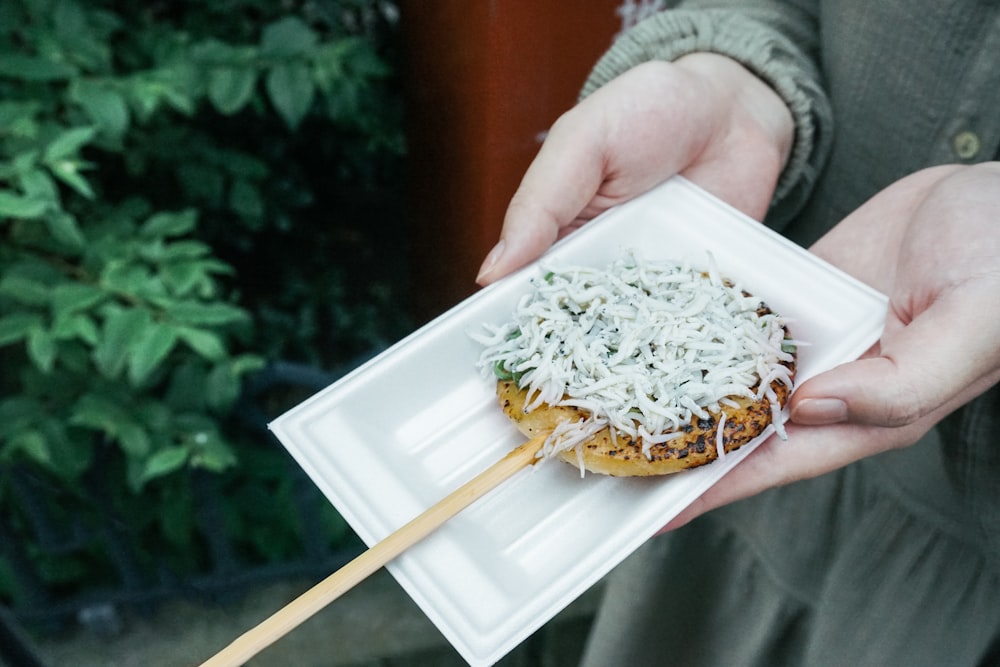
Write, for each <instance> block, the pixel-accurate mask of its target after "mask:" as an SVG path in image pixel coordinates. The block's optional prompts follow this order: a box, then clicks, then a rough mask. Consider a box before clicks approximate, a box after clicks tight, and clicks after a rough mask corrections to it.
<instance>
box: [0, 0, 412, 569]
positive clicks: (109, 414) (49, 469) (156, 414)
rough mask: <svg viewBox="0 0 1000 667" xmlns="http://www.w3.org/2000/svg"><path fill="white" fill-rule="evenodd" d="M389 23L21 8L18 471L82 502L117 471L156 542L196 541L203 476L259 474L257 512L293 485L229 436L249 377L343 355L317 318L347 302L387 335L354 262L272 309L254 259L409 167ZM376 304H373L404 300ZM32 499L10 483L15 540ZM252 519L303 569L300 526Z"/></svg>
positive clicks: (7, 118) (269, 548)
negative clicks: (336, 201)
mask: <svg viewBox="0 0 1000 667" xmlns="http://www.w3.org/2000/svg"><path fill="white" fill-rule="evenodd" d="M383 20H384V19H383V18H380V16H379V15H378V13H377V11H376V10H374V9H373V3H371V2H365V1H363V0H353V1H352V0H341V1H339V2H337V1H333V0H330V1H328V2H318V3H301V5H300V3H296V2H287V3H273V2H269V1H265V0H228V1H224V2H218V3H195V2H177V3H121V2H111V1H103V2H102V1H96V0H95V1H92V2H84V1H83V0H10V1H5V2H3V3H0V367H2V369H3V372H2V374H0V468H2V467H4V466H12V465H18V466H28V468H29V469H31V470H33V471H35V474H37V475H38V476H39V477H40V478H42V479H45V480H47V482H46V483H47V484H51V485H54V486H56V487H58V488H60V489H62V492H63V493H65V494H67V496H68V497H69V498H72V499H75V501H77V502H79V503H80V506H79V507H80V508H81V509H83V508H85V505H86V503H84V502H83V501H82V499H84V498H86V497H87V494H86V492H85V491H84V490H83V489H84V480H85V479H86V477H87V476H88V475H92V474H93V473H94V470H95V467H97V466H101V467H103V468H104V469H105V472H104V473H103V474H104V478H105V480H106V481H107V483H108V484H109V485H110V488H111V491H110V493H111V496H112V497H113V498H114V499H115V502H116V503H117V506H118V509H119V510H120V511H121V513H122V520H123V521H124V522H125V524H127V525H129V526H130V529H131V530H132V531H134V532H135V533H136V534H137V535H139V536H140V537H141V539H143V540H146V541H147V544H148V545H151V546H150V548H151V549H152V550H153V551H155V550H156V546H155V545H157V544H167V545H174V546H180V547H181V548H182V551H183V548H189V549H193V547H194V540H195V538H194V537H193V527H192V521H191V519H190V512H191V508H192V500H191V491H190V489H189V488H188V486H187V484H188V483H187V482H186V481H184V480H187V479H189V477H188V476H186V475H187V474H188V473H189V472H190V471H191V470H201V471H207V472H210V473H224V474H226V475H229V477H227V478H226V479H231V480H239V484H240V485H239V489H240V491H239V493H237V494H234V495H235V496H236V497H237V498H239V497H241V496H248V497H251V498H256V500H255V501H254V502H255V504H257V506H258V507H259V505H260V503H259V502H258V501H260V500H262V499H263V498H265V497H272V498H275V497H281V496H282V494H285V493H287V489H285V486H286V482H284V481H282V480H280V479H278V480H276V479H274V478H273V474H274V473H273V471H272V472H266V471H267V470H269V468H268V467H267V466H262V465H260V464H259V461H260V457H261V454H259V453H256V454H254V453H253V451H255V450H251V449H246V448H245V447H243V445H241V442H240V441H239V438H238V437H236V436H234V435H233V433H232V432H231V429H227V427H226V423H227V422H226V420H227V417H228V415H229V414H230V412H231V411H232V409H233V406H234V404H235V402H236V401H237V399H238V397H239V396H240V392H241V389H242V386H243V384H244V382H245V380H246V378H247V377H248V375H249V374H251V373H252V372H253V371H255V370H257V369H259V368H261V366H262V365H263V364H264V363H265V360H266V359H267V358H268V357H271V356H274V355H275V354H281V353H285V352H288V351H289V350H299V352H300V354H299V356H301V357H306V358H308V360H310V361H324V362H329V361H331V358H330V356H329V355H328V354H323V353H321V352H316V350H315V347H316V345H317V344H318V343H319V342H320V341H319V338H318V337H319V335H320V333H319V332H318V331H316V330H315V328H314V329H313V330H311V334H310V335H308V336H306V338H304V339H303V338H302V336H303V328H302V326H300V325H301V324H302V322H301V318H302V317H303V316H304V315H303V313H306V315H305V316H308V317H312V318H313V321H314V322H315V321H316V319H317V315H316V313H317V311H320V310H324V309H326V308H329V307H332V308H334V309H339V310H338V312H337V313H335V314H333V315H331V320H335V321H336V322H338V323H340V326H341V329H342V333H344V334H345V335H346V334H348V333H349V332H354V334H353V335H354V336H356V337H357V338H358V339H360V338H363V339H366V340H369V341H371V340H373V339H376V338H378V337H379V336H380V333H379V332H380V331H384V327H382V325H380V324H372V323H373V322H377V320H378V317H379V316H378V315H377V314H375V313H372V312H369V311H365V310H363V309H362V310H356V309H355V307H354V306H352V305H351V304H350V303H349V301H350V298H349V297H348V296H346V295H345V294H344V292H343V290H344V289H345V288H344V284H345V282H344V281H345V280H346V279H345V277H344V276H345V274H344V272H343V271H342V270H341V269H340V268H339V267H336V266H333V267H328V268H326V269H325V271H324V275H323V278H324V280H323V284H324V285H326V286H327V291H322V290H320V294H319V295H316V294H313V295H312V296H310V295H309V293H308V292H307V290H305V289H303V287H304V286H306V285H310V284H311V285H315V280H316V278H317V276H316V275H311V276H308V275H306V274H305V272H307V271H308V269H305V268H303V269H301V270H302V271H303V273H299V274H295V273H288V271H289V269H283V270H284V271H285V273H284V274H282V275H277V277H278V278H280V279H282V280H284V281H286V282H284V283H283V284H284V285H285V287H283V286H282V285H281V284H279V285H277V286H275V285H274V284H271V285H269V286H268V287H269V288H270V289H271V290H274V291H276V292H277V293H276V294H275V293H274V292H271V291H268V290H263V289H259V288H255V281H254V278H253V276H250V277H249V279H248V275H249V274H250V273H251V272H253V271H255V269H254V268H253V267H252V266H251V265H250V262H251V260H252V259H253V258H254V257H255V253H256V252H258V251H259V250H260V247H261V246H266V245H268V244H269V240H270V239H271V238H273V237H274V236H275V235H278V236H281V235H284V236H283V238H286V239H287V237H288V236H290V234H291V231H292V230H294V229H295V228H296V227H297V226H299V225H301V224H303V212H304V211H306V210H307V209H308V207H309V205H311V204H313V203H314V202H315V201H316V199H317V198H318V197H321V196H323V195H322V194H321V193H319V190H321V189H323V188H324V187H329V188H331V189H333V190H356V189H358V188H360V189H362V190H366V189H372V188H374V187H377V185H378V183H379V182H381V181H382V180H384V178H383V176H384V170H386V169H391V168H392V165H393V164H395V162H396V161H397V160H398V158H399V156H400V155H401V154H402V151H403V148H402V138H401V133H400V130H399V122H398V115H399V110H398V104H396V103H395V101H394V99H393V98H392V96H391V94H390V93H388V92H387V91H388V88H387V85H388V84H387V80H388V79H389V77H390V75H391V74H392V69H391V67H390V66H389V65H388V64H387V60H386V59H385V57H384V55H383V54H382V53H380V50H379V44H378V42H377V40H375V39H373V34H372V33H373V29H372V25H373V21H374V22H378V21H383ZM302 155H308V156H310V158H312V161H308V160H307V161H306V162H303V161H302V159H301V157H302ZM318 164H321V165H322V167H323V169H322V170H319V173H317V165H318ZM287 248H288V247H287V246H286V249H287ZM296 259H297V258H296V257H284V258H280V257H279V258H272V261H276V262H277V263H278V264H288V263H291V264H293V265H294V264H295V262H296ZM372 289H373V291H372V293H371V294H373V295H375V297H374V298H369V297H371V295H364V296H363V297H362V300H363V301H365V300H367V301H368V302H369V304H371V303H376V302H378V299H379V297H378V295H380V294H381V295H383V297H385V295H386V291H385V290H386V288H385V286H384V285H381V286H380V285H375V287H374V288H372ZM287 290H291V291H292V292H293V293H294V295H293V296H290V295H289V293H288V292H287ZM329 290H334V293H333V294H332V295H331V294H330V292H329ZM319 298H324V299H328V298H333V299H334V301H332V302H331V305H330V306H322V305H320V304H319V303H318V299H319ZM292 300H298V302H297V305H296V307H297V308H299V309H301V310H299V311H298V313H296V312H293V311H289V310H288V308H289V307H290V306H291V304H290V301H292ZM387 300H388V299H383V301H387ZM366 307H370V305H369V306H366ZM324 312H325V310H324ZM352 318H353V319H352ZM390 319H391V318H390ZM365 323H368V324H369V325H370V326H368V329H367V330H366V329H365ZM386 326H387V327H389V328H391V327H394V326H399V322H398V321H392V322H391V323H389V324H387V325H386ZM283 327H284V328H285V329H283ZM332 328H333V329H336V327H332ZM293 330H294V334H293ZM293 335H294V336H299V340H295V341H292V342H289V341H288V338H289V336H293ZM310 346H311V348H310ZM361 346H362V344H361V342H360V341H359V340H355V341H354V342H351V343H349V344H347V348H349V349H345V353H347V354H352V353H356V352H357V349H358V348H359V347H361ZM303 350H305V351H303ZM332 361H337V360H336V359H332ZM241 447H243V450H242V451H241ZM271 470H273V468H272V469H271ZM276 494H277V495H276ZM140 497H141V498H142V501H141V502H136V498H140ZM13 507H14V506H13V505H12V503H11V493H10V490H9V489H4V487H3V478H2V477H0V513H2V514H3V518H4V520H5V521H6V522H7V523H9V524H11V525H13V526H15V527H17V526H19V525H20V524H19V518H18V516H17V515H16V509H14V508H13ZM282 510H284V511H288V510H287V507H286V506H285V505H284V504H283V503H281V502H275V503H274V507H273V508H272V511H275V512H280V511H282ZM246 511H247V510H246V508H245V507H244V506H243V505H241V501H239V500H237V501H234V504H233V506H232V507H230V508H229V512H230V515H231V516H230V522H231V523H232V524H233V525H236V526H243V529H242V531H243V534H245V536H246V538H247V541H248V544H250V545H251V546H250V547H248V548H250V549H251V550H255V551H257V552H258V553H263V555H264V557H280V556H282V555H283V554H285V553H286V552H287V550H288V547H287V544H289V543H290V541H294V539H295V536H294V534H291V535H289V534H285V535H284V536H280V535H279V536H276V535H274V534H270V533H269V534H266V535H264V534H258V533H260V532H261V531H262V530H264V528H262V527H261V526H260V525H255V526H253V527H251V525H252V522H251V521H250V519H249V518H248V517H247V516H245V513H246ZM167 519H169V520H167ZM285 523H289V522H288V521H287V517H286V521H285ZM267 524H268V525H267V527H266V530H268V531H271V533H274V532H281V530H282V529H281V524H282V521H281V519H280V517H277V516H270V517H267ZM286 532H290V533H294V528H288V529H287V531H286ZM254 545H255V546H254ZM282 545H285V546H282ZM39 558H40V562H43V561H46V558H48V557H47V556H39ZM94 558H96V559H98V560H99V556H98V555H94ZM183 559H184V558H183V557H181V560H183ZM195 560H197V559H195ZM89 567H90V566H89V565H87V564H86V563H81V562H80V561H72V562H70V561H63V562H62V565H60V566H59V567H54V568H50V569H51V570H52V571H53V572H54V571H57V570H58V571H59V572H61V573H62V574H59V575H56V574H52V575H51V577H49V578H51V579H53V580H60V579H63V578H66V577H68V578H69V579H74V578H81V577H85V576H86V572H88V571H89V569H88V568H89ZM43 569H44V568H43ZM2 570H3V569H2V568H0V571H2ZM67 573H68V574H67ZM0 588H2V586H0Z"/></svg>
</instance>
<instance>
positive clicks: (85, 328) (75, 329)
mask: <svg viewBox="0 0 1000 667" xmlns="http://www.w3.org/2000/svg"><path fill="white" fill-rule="evenodd" d="M52 336H53V337H54V338H55V339H56V340H69V339H74V338H76V339H79V340H82V341H83V342H85V343H87V344H89V345H96V344H97V342H98V341H99V340H100V338H101V335H100V332H99V331H98V329H97V325H96V324H94V320H93V319H91V318H90V317H88V316H87V315H84V314H83V313H72V314H69V315H62V316H59V317H57V318H56V319H55V322H54V323H53V325H52Z"/></svg>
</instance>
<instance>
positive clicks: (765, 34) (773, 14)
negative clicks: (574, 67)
mask: <svg viewBox="0 0 1000 667" xmlns="http://www.w3.org/2000/svg"><path fill="white" fill-rule="evenodd" d="M811 5H812V3H808V2H774V1H762V2H750V1H738V2H732V3H724V2H687V3H681V4H680V5H679V6H678V7H676V8H674V9H669V10H666V11H663V12H660V13H658V14H655V15H653V16H652V17H650V18H648V19H646V20H645V21H642V22H641V23H639V24H638V25H636V26H635V27H633V28H632V29H630V30H628V31H627V32H625V33H623V34H622V35H621V36H620V37H619V38H618V39H617V40H616V41H615V43H614V44H613V45H612V47H611V48H610V49H609V50H608V51H607V52H606V53H605V54H604V55H603V56H602V57H601V58H600V60H599V61H598V62H597V64H596V65H595V66H594V68H593V70H592V71H591V73H590V75H589V77H588V79H587V81H586V83H585V84H584V87H583V91H582V93H581V97H585V96H587V95H589V94H590V93H592V92H593V91H594V90H596V89H597V88H599V87H600V86H602V85H604V84H605V83H607V82H608V81H610V80H611V79H613V78H614V77H616V76H618V75H619V74H622V73H623V72H625V71H626V70H628V69H630V68H632V67H634V66H636V65H638V64H640V63H642V62H646V61H650V60H676V59H677V58H680V57H681V56H684V55H687V54H690V53H696V52H712V53H718V54H721V55H725V56H728V57H731V58H733V59H734V60H737V61H738V62H740V63H741V64H742V65H743V66H744V67H746V68H747V69H749V70H750V71H751V72H753V73H754V74H756V75H757V76H759V77H760V78H761V79H762V80H764V81H765V82H767V83H768V84H769V85H770V86H771V87H772V88H773V89H774V90H775V91H776V92H777V93H778V94H779V95H780V96H781V97H782V99H784V100H785V103H786V104H787V105H788V108H789V109H790V111H791V113H792V116H793V118H794V121H795V141H794V144H793V147H792V152H791V155H790V157H789V160H788V164H787V165H786V166H785V169H784V170H783V172H782V174H781V176H780V178H779V180H778V185H777V187H776V189H775V193H774V197H773V199H772V201H771V208H770V211H769V212H768V217H767V222H768V224H769V225H771V226H774V227H778V228H780V227H782V226H784V223H785V222H787V221H788V220H789V219H790V218H791V217H792V216H793V215H794V214H795V213H796V212H797V211H798V210H799V209H800V208H801V207H802V205H803V204H804V203H805V200H806V199H807V198H808V196H809V194H810V192H811V191H812V187H813V185H814V184H815V182H816V179H817V177H818V174H819V171H820V169H821V168H822V165H823V163H824V162H825V160H826V157H827V154H828V153H829V151H830V143H831V138H832V130H833V128H832V125H833V114H832V111H831V108H830V103H829V100H828V98H827V95H826V93H825V91H824V90H823V87H822V83H821V76H820V68H819V67H818V65H817V61H816V53H817V51H818V30H817V28H816V17H815V15H814V11H813V9H812V8H811Z"/></svg>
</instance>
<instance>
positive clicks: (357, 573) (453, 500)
mask: <svg viewBox="0 0 1000 667" xmlns="http://www.w3.org/2000/svg"><path fill="white" fill-rule="evenodd" d="M546 436H547V434H541V435H538V436H535V437H534V438H532V439H531V440H529V441H528V442H526V443H524V444H523V445H521V446H520V447H518V448H517V449H514V450H513V451H511V452H510V453H509V454H507V455H506V456H504V457H503V458H502V459H500V460H499V461H497V462H496V463H494V464H493V465H492V466H490V467H489V468H487V469H486V470H484V471H483V472H481V473H480V474H478V475H477V476H476V477H474V478H473V479H471V480H469V481H468V482H466V483H465V484H463V485H462V486H461V487H459V488H458V489H456V490H455V491H453V492H452V493H450V494H448V495H447V496H446V497H445V498H443V499H442V500H440V501H438V502H437V503H436V504H434V505H432V506H431V507H429V508H428V509H427V510H425V511H424V512H423V513H421V514H420V515H419V516H417V517H416V518H414V519H413V520H411V521H410V522H409V523H407V524H406V525H404V526H403V527H402V528H399V529H398V530H396V531H395V532H393V533H392V534H390V535H389V536H388V537H386V538H385V539H383V540H382V541H380V542H378V543H376V544H375V545H373V546H372V547H371V548H369V549H368V550H367V551H365V552H363V553H362V554H361V555H359V556H358V557H356V558H355V559H354V560H352V561H351V562H349V563H348V564H347V565H345V566H343V567H342V568H340V569H339V570H337V571H336V572H334V573H333V574H331V575H330V576H328V577H327V578H326V579H324V580H322V581H320V582H319V583H318V584H316V585H315V586H313V587H312V588H310V589H309V590H307V591H306V592H305V593H303V594H302V595H300V596H299V597H297V598H295V599H294V600H292V601H291V602H290V603H288V604H287V605H285V606H284V607H282V608H281V609H279V610H278V611H277V612H275V613H274V614H272V615H271V616H270V617H268V618H267V619H265V620H264V621H262V622H261V623H260V624H258V625H257V626H256V627H254V628H252V629H251V630H249V631H247V632H246V633H244V634H243V635H241V636H239V637H238V638H236V639H235V640H234V641H233V642H232V643H231V644H229V645H228V646H227V647H225V648H224V649H223V650H222V651H220V652H219V653H217V654H215V655H214V656H213V657H211V658H209V659H208V660H206V661H205V662H204V663H202V665H201V667H238V666H239V665H242V664H244V663H245V662H247V661H248V660H250V658H252V657H254V656H255V655H257V654H258V653H259V652H260V651H262V650H264V649H265V648H267V647H268V646H270V645H271V644H273V643H274V642H276V641H278V640H279V639H281V638H282V637H284V636H285V635H286V634H288V633H289V632H291V631H292V630H294V629H295V628H296V627H297V626H298V625H300V624H301V623H302V622H304V621H306V620H307V619H308V618H310V617H311V616H312V615H313V614H315V613H316V612H318V611H319V610H321V609H322V608H323V607H325V606H326V605H328V604H330V603H331V602H333V601H334V600H336V599H337V598H339V597H340V596H341V595H343V594H344V593H346V592H347V591H349V590H350V589H351V588H353V587H354V586H356V585H357V584H359V583H360V582H362V581H364V580H365V579H366V578H367V577H368V576H370V575H371V574H373V573H375V572H377V571H378V570H379V569H381V568H382V567H383V566H384V565H386V564H387V563H389V562H391V561H392V560H393V559H394V558H396V556H398V555H400V554H401V553H403V552H404V551H406V550H407V549H409V548H410V547H411V546H413V545H414V544H416V543H417V542H419V541H420V540H422V539H423V538H425V537H427V536H428V535H430V534H431V533H432V532H434V531H435V530H436V529H437V528H438V527H440V526H441V525H442V524H443V523H444V522H445V521H447V520H448V519H450V518H452V517H453V516H455V515H456V514H458V513H459V512H460V511H462V510H463V509H465V508H466V507H468V506H469V505H470V504H472V503H473V502H475V501H476V500H477V499H479V498H480V497H482V496H483V495H485V494H486V493H488V492H489V491H491V490H492V489H494V488H496V487H497V486H499V485H500V484H501V483H502V482H504V481H505V480H507V479H508V478H510V477H511V476H512V475H514V473H516V472H517V471H519V470H521V469H522V468H525V467H527V466H528V465H531V464H533V463H534V462H535V461H537V460H538V459H537V457H536V455H537V453H538V451H539V450H540V449H541V447H542V444H543V443H544V442H545V438H546Z"/></svg>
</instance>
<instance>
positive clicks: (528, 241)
mask: <svg viewBox="0 0 1000 667" xmlns="http://www.w3.org/2000/svg"><path fill="white" fill-rule="evenodd" d="M602 141H603V140H602V137H601V134H600V133H599V132H596V131H594V130H593V129H592V128H590V127H588V126H582V127H581V126H580V123H578V122H575V121H574V120H573V119H572V117H569V116H567V115H564V116H563V117H562V118H560V119H559V120H557V121H556V123H555V124H554V125H553V126H552V129H551V130H550V131H549V134H548V136H547V137H546V139H545V142H544V143H543V144H542V147H541V149H540V150H539V152H538V155H536V156H535V159H534V160H533V161H532V163H531V165H529V167H528V169H527V171H526V172H525V174H524V177H523V178H522V180H521V183H520V185H519V186H518V188H517V191H516V192H515V193H514V196H513V197H512V198H511V201H510V204H509V205H508V207H507V211H506V214H505V215H504V221H503V228H502V229H501V231H500V241H499V242H498V243H497V245H496V246H495V247H494V248H493V250H491V251H490V252H489V254H487V256H486V259H485V260H484V261H483V264H482V267H481V268H480V269H479V275H478V276H477V277H476V282H477V283H479V284H480V285H487V284H489V283H492V282H495V281H496V280H498V279H500V278H502V277H503V276H505V275H507V274H508V273H510V272H512V271H514V270H515V269H519V268H521V267H522V266H524V265H525V264H528V263H530V262H532V261H533V260H535V259H537V258H538V257H540V256H541V255H542V253H544V252H545V251H546V250H548V248H549V246H551V245H552V244H553V243H555V241H556V240H557V239H558V238H560V237H561V236H563V235H564V234H565V233H566V232H568V231H569V230H570V229H571V228H572V227H574V226H578V225H579V224H581V223H582V222H583V220H584V219H589V218H592V217H594V215H596V214H597V213H600V212H601V210H602V209H603V208H606V206H599V205H596V206H595V204H597V202H595V195H596V194H597V191H598V189H599V188H600V187H601V184H602V181H603V180H604V173H603V169H604V165H605V161H604V159H603V157H602V153H601V151H602Z"/></svg>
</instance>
